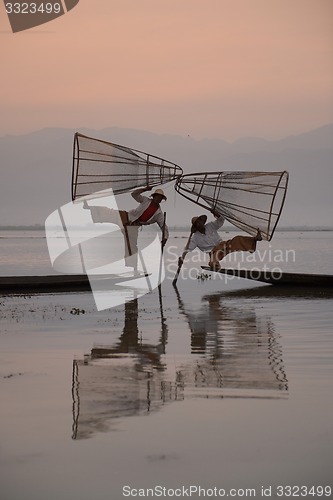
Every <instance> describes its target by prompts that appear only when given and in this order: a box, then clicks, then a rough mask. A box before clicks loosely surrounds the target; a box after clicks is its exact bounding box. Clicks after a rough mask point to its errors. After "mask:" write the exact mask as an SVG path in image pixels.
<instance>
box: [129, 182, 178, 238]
mask: <svg viewBox="0 0 333 500" xmlns="http://www.w3.org/2000/svg"><path fill="white" fill-rule="evenodd" d="M144 191H146V188H144V189H136V190H135V191H133V192H132V197H133V198H134V199H135V201H137V202H138V203H139V205H138V206H137V207H136V208H133V209H132V210H129V212H128V220H129V221H130V222H134V221H136V220H137V219H139V217H140V215H142V214H143V212H144V211H145V210H146V208H148V207H149V205H150V204H151V202H152V200H151V198H148V197H147V196H143V195H142V194H141V193H143V192H144ZM154 222H156V223H157V224H158V225H159V227H160V229H161V231H162V232H163V226H164V239H165V240H167V239H168V238H169V229H168V226H167V225H166V224H165V225H164V216H163V212H162V210H161V207H158V209H157V210H156V212H155V213H154V214H153V215H152V217H150V219H148V220H147V221H146V222H140V224H143V225H148V224H154Z"/></svg>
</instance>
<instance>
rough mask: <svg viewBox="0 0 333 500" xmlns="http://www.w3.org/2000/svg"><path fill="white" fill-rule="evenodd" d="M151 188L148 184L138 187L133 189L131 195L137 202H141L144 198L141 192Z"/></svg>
mask: <svg viewBox="0 0 333 500" xmlns="http://www.w3.org/2000/svg"><path fill="white" fill-rule="evenodd" d="M152 189H153V188H152V187H150V186H147V187H144V188H140V189H136V190H135V191H132V193H131V196H132V198H134V199H135V201H137V202H138V203H142V202H143V200H144V197H143V196H142V193H144V192H145V191H151V190H152Z"/></svg>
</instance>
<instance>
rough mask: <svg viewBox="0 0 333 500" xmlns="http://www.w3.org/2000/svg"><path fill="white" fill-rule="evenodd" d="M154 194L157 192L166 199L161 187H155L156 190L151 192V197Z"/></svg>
mask: <svg viewBox="0 0 333 500" xmlns="http://www.w3.org/2000/svg"><path fill="white" fill-rule="evenodd" d="M154 194H159V195H161V196H163V198H164V199H165V200H166V199H167V197H166V196H165V194H164V191H163V189H156V190H155V191H154V192H153V194H152V195H151V197H153V196H154Z"/></svg>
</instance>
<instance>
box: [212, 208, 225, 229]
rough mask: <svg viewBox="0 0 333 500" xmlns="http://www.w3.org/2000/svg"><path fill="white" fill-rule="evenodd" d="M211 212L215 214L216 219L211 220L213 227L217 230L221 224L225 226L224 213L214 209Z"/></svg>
mask: <svg viewBox="0 0 333 500" xmlns="http://www.w3.org/2000/svg"><path fill="white" fill-rule="evenodd" d="M211 213H212V214H213V215H214V217H215V219H216V220H214V221H213V222H210V223H209V224H211V227H213V228H214V229H216V230H217V229H219V228H220V227H221V226H223V224H224V221H225V218H224V217H223V215H220V214H219V213H218V212H216V210H212V211H211Z"/></svg>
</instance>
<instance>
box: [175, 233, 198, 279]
mask: <svg viewBox="0 0 333 500" xmlns="http://www.w3.org/2000/svg"><path fill="white" fill-rule="evenodd" d="M192 234H193V233H192V231H191V232H190V236H189V237H188V240H187V243H186V245H185V248H184V251H183V254H182V257H181V259H182V260H181V262H180V263H179V264H178V269H177V272H176V275H175V277H174V279H173V282H172V284H173V286H175V285H176V283H177V280H178V276H179V273H180V270H181V268H182V265H183V262H184V259H185V256H186V254H187V250H188V247H189V246H190V241H191V238H192Z"/></svg>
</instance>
